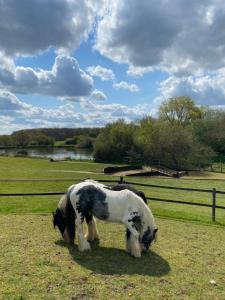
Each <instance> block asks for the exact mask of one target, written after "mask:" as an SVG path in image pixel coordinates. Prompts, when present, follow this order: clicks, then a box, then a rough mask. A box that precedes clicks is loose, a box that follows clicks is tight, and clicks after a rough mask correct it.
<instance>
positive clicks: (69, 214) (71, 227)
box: [65, 191, 76, 244]
mask: <svg viewBox="0 0 225 300" xmlns="http://www.w3.org/2000/svg"><path fill="white" fill-rule="evenodd" d="M65 197H66V198H67V199H66V207H65V215H66V223H67V224H66V226H67V232H68V234H69V238H70V242H71V244H74V240H75V234H76V228H75V219H76V213H75V210H74V208H73V206H72V204H71V200H70V191H68V192H67V194H66V195H65Z"/></svg>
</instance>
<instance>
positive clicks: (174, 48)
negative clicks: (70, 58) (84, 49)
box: [95, 0, 225, 76]
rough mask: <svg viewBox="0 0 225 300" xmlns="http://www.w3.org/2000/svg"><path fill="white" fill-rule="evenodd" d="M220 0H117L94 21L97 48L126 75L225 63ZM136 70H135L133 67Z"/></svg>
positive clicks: (184, 71) (194, 70)
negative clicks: (124, 66)
mask: <svg viewBox="0 0 225 300" xmlns="http://www.w3.org/2000/svg"><path fill="white" fill-rule="evenodd" d="M224 26H225V6H224V2H223V1H222V0H196V1H191V2H188V1H186V0H174V1H167V0H158V1H149V0H143V1H139V0H133V1H131V2H129V4H128V2H127V1H125V0H115V1H113V3H112V4H111V6H110V8H109V9H108V13H107V14H105V15H104V16H103V17H102V19H101V20H100V21H99V23H98V27H97V37H96V43H95V49H97V50H98V51H99V52H100V53H101V54H102V55H104V56H106V57H108V58H110V59H112V60H113V61H116V62H119V63H126V64H128V65H129V67H130V70H129V74H132V73H133V74H141V73H142V74H143V73H144V72H146V71H150V70H164V71H167V72H170V73H173V74H177V75H179V76H180V75H186V76H187V75H191V74H195V75H196V74H197V75H199V74H203V73H204V71H205V70H211V71H212V70H217V69H218V68H220V67H221V66H224V65H225V31H224V30H221V28H224ZM136 68H137V70H135V69H136Z"/></svg>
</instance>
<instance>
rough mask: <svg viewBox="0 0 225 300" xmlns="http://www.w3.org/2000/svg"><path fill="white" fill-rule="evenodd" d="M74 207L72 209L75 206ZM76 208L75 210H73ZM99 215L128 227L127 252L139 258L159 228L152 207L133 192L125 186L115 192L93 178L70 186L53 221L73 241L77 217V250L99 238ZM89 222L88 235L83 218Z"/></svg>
mask: <svg viewBox="0 0 225 300" xmlns="http://www.w3.org/2000/svg"><path fill="white" fill-rule="evenodd" d="M72 208H73V209H72ZM71 211H73V213H71ZM93 216H95V217H96V218H98V219H100V220H105V221H111V222H116V223H122V224H124V225H125V226H126V228H127V229H128V230H129V231H128V232H129V234H127V243H126V246H127V251H128V252H129V253H131V255H132V256H134V257H140V256H141V251H143V250H148V248H149V246H150V245H151V243H152V242H153V241H154V239H155V238H156V232H157V228H156V225H155V221H154V217H153V215H152V213H151V211H150V209H149V207H148V206H147V205H146V204H145V203H144V201H143V200H142V198H140V197H139V196H138V195H136V194H135V193H134V192H132V191H130V190H128V189H123V190H121V191H113V190H110V189H109V188H108V187H106V186H104V185H103V184H100V183H98V182H96V181H93V180H86V181H84V182H81V183H78V184H76V185H73V186H71V187H70V188H69V189H68V191H67V195H64V196H63V197H62V199H61V201H60V203H59V206H58V208H57V210H56V212H55V213H54V217H53V224H54V226H57V227H58V228H59V230H60V232H61V234H62V236H63V238H64V240H65V241H68V242H70V243H73V242H74V236H75V229H74V220H75V223H76V227H77V230H78V249H79V250H80V251H82V252H83V251H86V250H89V249H90V243H89V242H88V241H92V240H94V239H96V238H98V231H97V227H96V223H95V219H94V218H93ZM84 219H86V222H87V224H88V234H87V235H86V236H84V234H83V226H82V224H83V221H84Z"/></svg>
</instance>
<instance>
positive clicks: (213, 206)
mask: <svg viewBox="0 0 225 300" xmlns="http://www.w3.org/2000/svg"><path fill="white" fill-rule="evenodd" d="M82 180H84V179H76V181H78V182H79V181H82ZM40 181H42V180H40ZM52 181H55V180H52ZM61 181H64V179H62V180H61ZM65 181H66V180H65ZM98 181H99V182H103V183H120V184H121V183H125V184H129V185H135V186H140V187H152V188H159V189H168V190H179V191H190V192H200V193H208V194H210V195H211V200H212V202H211V204H207V203H200V202H191V201H182V200H173V199H162V198H155V197H146V198H147V200H151V201H159V202H167V203H176V204H182V205H193V206H203V207H209V208H211V212H212V221H213V222H215V221H216V209H223V210H225V206H221V205H217V204H216V199H217V194H221V195H225V191H218V190H216V189H215V188H212V189H194V188H183V187H173V186H164V185H155V184H144V183H137V182H132V181H127V180H124V178H123V177H120V178H119V180H104V179H100V180H98ZM64 193H65V191H63V192H43V193H14V194H7V193H1V194H0V197H16V196H55V195H62V194H64Z"/></svg>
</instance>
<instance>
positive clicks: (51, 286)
mask: <svg viewBox="0 0 225 300" xmlns="http://www.w3.org/2000/svg"><path fill="white" fill-rule="evenodd" d="M105 166H106V165H105V164H96V163H93V162H73V161H71V162H49V161H48V160H44V159H29V158H7V157H0V193H28V192H64V191H65V190H66V189H67V187H68V186H69V185H70V184H73V183H74V182H76V181H77V180H79V179H84V178H88V177H89V178H93V179H110V180H112V179H113V180H115V179H117V178H115V177H113V176H105V175H103V174H102V170H103V168H104V167H105ZM218 177H219V178H218ZM126 179H129V180H130V181H134V182H136V183H137V182H142V183H143V182H144V183H149V184H157V185H167V186H178V187H192V188H203V189H204V188H205V189H212V188H213V187H215V188H217V189H218V190H224V191H225V180H224V179H225V178H223V177H221V176H218V174H217V173H201V174H199V173H193V174H191V175H190V176H189V177H185V178H182V179H169V178H157V177H156V178H149V177H148V178H126ZM142 190H143V191H145V193H146V194H147V196H151V197H160V198H166V199H178V200H183V201H185V200H188V201H193V202H195V201H197V202H207V203H211V194H206V193H193V192H186V191H175V190H164V189H158V188H143V189H142ZM58 201H59V196H51V197H46V196H43V197H41V196H39V197H38V196H35V197H10V198H9V197H0V228H1V231H0V242H1V244H0V245H1V246H0V299H10V300H11V299H32V300H33V299H73V300H75V299H77V300H78V299H106V298H109V299H169V300H170V299H182V300H183V299H184V300H185V299H191V300H192V299H213V300H214V299H215V300H216V299H219V300H220V299H221V300H223V299H225V269H224V264H223V262H224V260H225V252H224V249H225V239H224V234H225V227H224V225H225V212H224V211H221V212H219V211H218V213H217V223H216V224H213V223H212V222H211V217H210V215H211V211H210V209H208V208H202V207H194V206H193V207H192V206H187V205H178V204H166V203H161V202H154V201H150V202H149V205H150V207H151V209H152V211H153V213H154V215H155V216H156V221H157V225H158V227H159V239H158V242H157V243H156V244H155V245H153V247H152V249H151V251H149V252H148V253H145V254H144V255H143V256H142V257H141V258H140V259H134V258H132V257H130V256H129V255H128V254H127V253H126V252H125V251H124V228H123V226H122V225H118V224H109V223H102V222H98V225H99V231H100V235H101V242H100V245H98V244H93V245H92V248H93V250H92V251H91V252H87V253H79V252H78V250H77V246H75V247H67V246H66V245H65V244H64V243H63V242H62V240H61V238H60V236H59V233H58V231H57V230H53V227H52V224H51V214H50V213H51V212H52V211H53V210H55V208H56V206H57V203H58ZM218 204H221V205H225V197H218Z"/></svg>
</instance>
